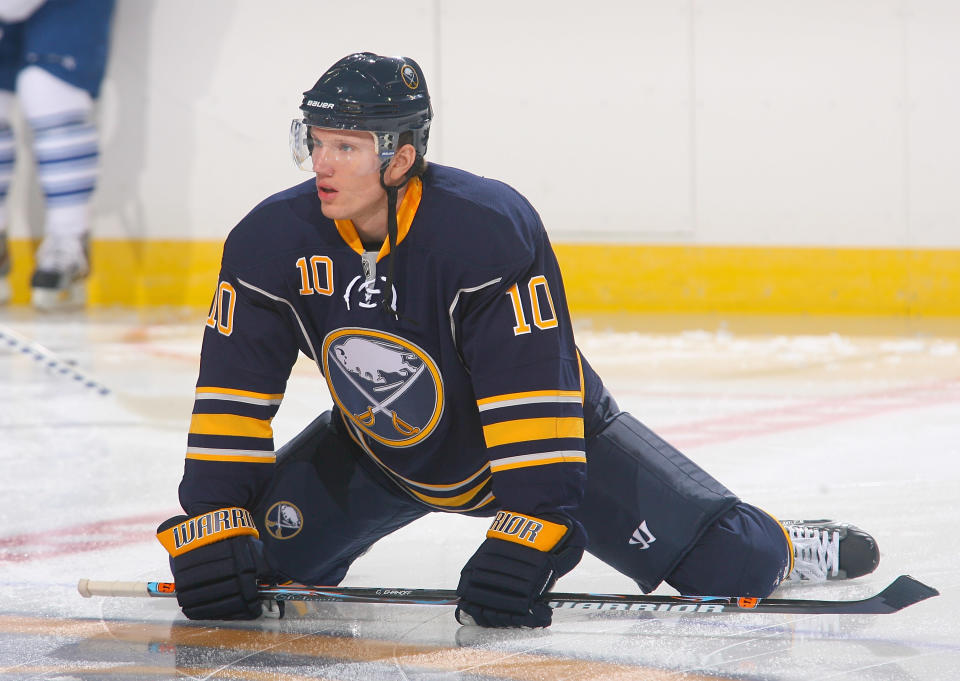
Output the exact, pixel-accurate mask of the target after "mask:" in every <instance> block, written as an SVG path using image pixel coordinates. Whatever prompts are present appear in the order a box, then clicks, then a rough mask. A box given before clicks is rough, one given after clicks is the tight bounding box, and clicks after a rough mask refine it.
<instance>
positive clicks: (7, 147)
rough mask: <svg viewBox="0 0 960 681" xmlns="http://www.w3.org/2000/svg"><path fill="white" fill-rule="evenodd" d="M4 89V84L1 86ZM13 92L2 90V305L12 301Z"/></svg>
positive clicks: (0, 145)
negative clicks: (9, 195) (9, 241)
mask: <svg viewBox="0 0 960 681" xmlns="http://www.w3.org/2000/svg"><path fill="white" fill-rule="evenodd" d="M0 88H2V84H0ZM12 108H13V92H11V91H9V90H4V89H0V305H3V304H4V303H7V302H8V301H9V300H10V294H11V289H10V282H9V280H8V276H9V274H10V265H11V262H10V250H9V247H8V244H7V222H8V217H7V193H8V192H9V190H10V181H11V180H12V179H13V164H14V161H15V160H16V151H17V144H16V140H15V139H14V137H13V128H11V127H10V114H11V110H12Z"/></svg>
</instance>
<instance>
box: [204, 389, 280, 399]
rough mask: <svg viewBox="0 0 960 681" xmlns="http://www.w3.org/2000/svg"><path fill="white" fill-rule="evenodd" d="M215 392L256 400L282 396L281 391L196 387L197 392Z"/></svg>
mask: <svg viewBox="0 0 960 681" xmlns="http://www.w3.org/2000/svg"><path fill="white" fill-rule="evenodd" d="M203 393H216V394H220V395H236V396H237V397H252V398H254V399H258V400H279V399H282V398H283V393H255V392H253V391H252V390H237V389H235V388H214V387H210V386H205V387H203V388H197V394H203Z"/></svg>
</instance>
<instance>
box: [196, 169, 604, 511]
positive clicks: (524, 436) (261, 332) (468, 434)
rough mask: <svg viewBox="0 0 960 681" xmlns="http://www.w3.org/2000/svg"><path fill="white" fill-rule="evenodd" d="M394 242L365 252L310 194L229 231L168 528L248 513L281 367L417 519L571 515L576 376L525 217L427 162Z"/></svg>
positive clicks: (579, 389)
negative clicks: (233, 509) (319, 376)
mask: <svg viewBox="0 0 960 681" xmlns="http://www.w3.org/2000/svg"><path fill="white" fill-rule="evenodd" d="M398 227H399V234H398V244H397V248H396V253H395V254H392V253H390V247H389V243H384V244H383V246H382V247H381V248H380V251H379V253H367V252H366V251H365V248H364V246H363V244H362V243H361V241H360V239H359V236H358V234H357V232H356V230H355V228H354V227H353V224H352V223H351V222H349V221H341V220H337V221H334V220H330V219H328V218H326V217H325V216H324V215H323V214H322V212H321V204H320V200H319V198H318V197H317V194H316V187H315V183H314V180H313V179H311V180H309V181H307V182H304V183H303V184H300V185H298V186H296V187H293V188H291V189H289V190H287V191H284V192H281V193H279V194H276V195H274V196H272V197H271V198H269V199H267V200H266V201H264V202H263V203H261V204H260V205H259V206H257V207H256V208H255V209H254V210H253V211H252V212H251V213H250V214H249V215H247V216H246V217H245V218H244V219H243V220H242V221H241V222H240V224H239V225H237V227H236V228H235V229H234V230H233V231H232V232H231V233H230V236H229V237H228V238H227V241H226V244H225V246H224V252H223V263H222V269H221V274H220V282H219V285H218V288H217V295H216V296H215V298H214V301H213V306H212V308H211V312H210V315H209V317H208V319H207V329H206V332H205V336H204V342H203V352H202V359H201V367H200V377H199V380H198V382H197V393H196V402H195V406H194V413H193V419H192V422H191V427H190V434H189V437H188V448H187V455H186V456H187V460H186V465H185V472H184V478H183V481H182V483H181V486H180V500H181V503H182V505H183V507H184V509H185V510H186V511H187V513H189V514H190V515H194V514H198V513H201V512H204V511H206V510H209V509H212V508H220V507H225V506H242V507H247V508H251V507H252V506H253V505H254V504H255V503H256V500H257V497H258V495H259V494H260V492H261V491H262V489H263V487H264V485H265V483H266V482H267V481H268V480H269V478H270V476H271V473H272V468H273V467H272V464H273V463H274V460H275V456H274V444H273V434H272V430H271V426H270V421H271V419H272V417H273V416H274V415H275V413H276V411H277V409H278V407H279V405H280V402H281V400H282V398H283V394H284V391H285V389H286V381H287V378H288V376H289V374H290V371H291V368H292V367H293V364H294V362H295V361H296V359H297V355H298V352H303V353H304V354H306V355H307V356H308V357H310V358H311V359H312V360H314V361H315V362H316V364H317V366H318V368H319V370H320V371H321V372H322V373H323V375H324V377H325V378H326V381H327V384H328V386H329V388H330V393H331V395H332V396H333V400H334V403H335V407H334V410H335V414H334V416H335V418H340V419H342V421H343V423H344V424H345V425H346V429H347V431H348V432H349V434H350V436H351V438H352V439H353V440H354V442H355V443H356V445H357V447H358V456H364V457H367V458H368V459H369V461H370V462H372V463H373V464H375V465H376V466H378V467H379V468H380V469H381V470H383V471H384V472H385V473H386V474H387V475H388V476H389V477H390V478H392V479H393V480H394V481H395V482H396V483H397V484H398V485H399V486H400V487H401V488H402V489H404V490H405V491H406V492H407V493H409V494H410V495H412V496H413V497H414V498H416V499H417V500H419V501H420V502H421V503H423V504H425V505H426V506H427V507H429V508H432V509H435V510H441V511H454V512H461V513H471V514H483V515H487V514H492V513H493V512H494V511H495V510H497V509H499V508H507V509H510V510H514V511H519V512H525V513H530V514H543V513H550V512H558V511H559V512H563V511H564V510H566V509H570V508H573V507H575V506H576V505H577V504H578V503H579V500H580V498H581V495H582V490H583V484H584V478H585V474H586V457H585V454H584V439H583V436H584V423H583V413H584V411H583V399H584V380H583V373H584V369H583V366H582V363H581V361H580V357H579V355H578V352H577V349H576V347H575V345H574V337H573V331H572V329H571V325H570V318H569V314H568V311H567V304H566V298H565V295H564V290H563V283H562V280H561V276H560V270H559V268H558V266H557V262H556V259H555V257H554V254H553V250H552V248H551V247H550V243H549V241H548V239H547V235H546V232H545V231H544V228H543V225H542V224H541V221H540V218H539V216H538V215H537V213H536V211H535V210H534V209H533V207H532V206H531V205H530V204H529V203H528V202H527V201H526V199H524V198H523V197H522V196H521V195H520V194H518V193H517V192H516V191H515V190H513V189H512V188H510V187H509V186H507V185H505V184H503V183H500V182H496V181H493V180H488V179H484V178H481V177H477V176H475V175H471V174H469V173H466V172H463V171H459V170H455V169H452V168H447V167H443V166H438V165H435V164H431V165H430V166H429V167H428V170H427V171H426V173H425V174H424V176H423V178H422V182H421V180H419V179H414V180H411V181H410V183H409V184H408V186H407V191H406V193H405V195H404V197H403V200H402V201H401V203H400V206H399V207H398ZM392 258H395V262H394V263H393V269H394V271H393V281H392V286H390V287H389V290H388V281H387V279H388V277H387V270H388V263H389V260H390V259H392ZM384 300H386V301H387V302H388V303H389V304H390V306H392V307H395V309H396V311H397V314H396V315H394V314H393V312H392V311H391V310H390V309H389V308H388V306H386V305H384V304H383V302H384ZM590 375H591V376H592V375H593V374H592V372H590ZM318 457H319V461H320V465H322V460H323V453H322V452H319V453H318ZM317 493H318V494H320V493H324V492H323V490H317Z"/></svg>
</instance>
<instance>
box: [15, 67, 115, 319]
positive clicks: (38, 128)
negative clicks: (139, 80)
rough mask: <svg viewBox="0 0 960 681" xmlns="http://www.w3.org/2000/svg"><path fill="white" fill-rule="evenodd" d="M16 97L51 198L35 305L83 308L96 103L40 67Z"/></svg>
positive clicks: (22, 80)
mask: <svg viewBox="0 0 960 681" xmlns="http://www.w3.org/2000/svg"><path fill="white" fill-rule="evenodd" d="M17 94H18V95H19V97H20V102H21V106H22V108H23V110H24V114H25V115H26V118H27V121H28V122H29V124H30V127H31V128H32V129H33V149H34V156H35V159H36V163H37V176H38V179H39V181H40V186H41V189H42V190H43V194H44V197H45V199H46V219H45V224H44V236H43V242H42V243H41V245H40V248H39V249H38V250H37V265H36V269H35V271H34V274H33V278H32V280H31V288H32V289H33V302H34V305H35V306H37V307H39V308H41V309H49V308H52V307H56V306H58V305H60V304H81V303H83V302H84V300H85V292H84V291H83V281H84V279H85V278H86V277H87V275H88V273H89V258H88V252H87V248H88V245H87V239H88V232H89V229H90V199H91V196H92V194H93V189H94V187H95V186H96V181H97V175H98V167H97V166H98V159H99V142H98V136H97V129H96V127H95V126H94V125H93V122H92V120H91V116H92V113H93V99H92V98H91V97H90V94H89V93H88V92H86V91H85V90H83V89H81V88H78V87H76V86H74V85H71V84H69V83H67V82H66V81H63V80H61V79H59V78H57V77H56V76H54V75H52V74H51V73H49V72H47V71H45V70H44V69H41V68H39V67H36V66H30V67H27V68H26V69H24V70H23V71H22V72H21V73H20V75H19V77H18V78H17Z"/></svg>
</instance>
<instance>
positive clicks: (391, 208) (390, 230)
mask: <svg viewBox="0 0 960 681" xmlns="http://www.w3.org/2000/svg"><path fill="white" fill-rule="evenodd" d="M386 172H387V165H386V164H384V165H383V167H381V168H380V186H381V187H383V188H384V190H385V191H386V192H387V240H388V241H389V243H390V262H388V263H387V290H386V293H385V295H384V296H383V299H382V300H381V301H380V306H381V307H383V308H385V309H386V310H387V312H389V313H390V314H392V315H393V318H394V319H395V320H397V321H399V320H400V315H399V314H398V313H397V308H396V307H395V306H394V304H393V262H394V260H396V257H397V233H398V232H399V231H400V228H399V227H397V194H398V192H399V190H400V188H399V187H394V186H387V183H386V182H385V181H384V177H383V176H384V174H385V173H386Z"/></svg>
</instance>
